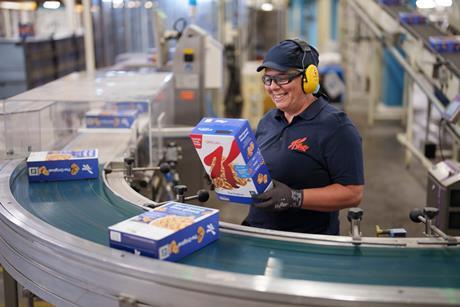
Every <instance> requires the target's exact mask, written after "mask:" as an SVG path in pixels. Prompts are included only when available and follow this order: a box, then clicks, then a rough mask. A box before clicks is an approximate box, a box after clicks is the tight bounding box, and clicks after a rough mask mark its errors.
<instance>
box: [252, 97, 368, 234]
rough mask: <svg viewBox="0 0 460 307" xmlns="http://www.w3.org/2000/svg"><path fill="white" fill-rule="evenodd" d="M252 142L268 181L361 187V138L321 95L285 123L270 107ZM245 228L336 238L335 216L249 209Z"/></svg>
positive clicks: (295, 185) (300, 186)
mask: <svg viewBox="0 0 460 307" xmlns="http://www.w3.org/2000/svg"><path fill="white" fill-rule="evenodd" d="M256 139H257V143H258V145H259V147H260V149H261V152H262V155H263V157H264V160H265V162H266V164H267V166H268V169H269V171H270V175H271V176H272V178H274V179H276V180H278V181H281V182H283V183H285V184H287V185H288V186H289V187H291V188H292V189H309V188H320V187H325V186H328V185H330V184H333V183H339V184H342V185H362V184H364V175H363V155H362V144H361V137H360V135H359V133H358V130H357V129H356V127H355V125H354V124H353V123H352V122H351V120H350V119H349V118H348V117H347V115H346V114H345V113H344V112H342V111H340V110H338V109H336V108H335V107H333V106H331V105H330V104H328V102H327V101H326V100H325V99H323V98H322V97H320V98H318V99H317V100H316V101H314V102H313V103H312V104H311V105H310V106H309V107H308V108H307V109H305V110H304V111H303V112H302V113H301V114H299V115H297V116H295V117H294V118H293V120H292V122H291V123H290V124H289V123H288V122H287V121H286V119H285V117H284V114H283V112H282V111H280V110H278V109H273V110H271V111H269V112H268V113H267V114H266V115H265V116H264V117H263V118H262V119H261V121H260V122H259V125H258V127H257V131H256ZM245 224H247V225H250V226H254V227H260V228H267V229H275V230H284V231H294V232H304V233H318V234H331V235H337V234H339V216H338V211H335V212H319V211H313V210H304V209H289V210H286V211H281V212H272V211H268V210H264V209H259V208H256V207H254V206H251V208H250V211H249V215H248V217H247V218H246V220H245Z"/></svg>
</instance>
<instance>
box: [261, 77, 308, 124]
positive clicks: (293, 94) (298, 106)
mask: <svg viewBox="0 0 460 307" xmlns="http://www.w3.org/2000/svg"><path fill="white" fill-rule="evenodd" d="M287 73H292V72H287ZM287 73H286V72H281V71H278V70H274V69H270V68H267V69H265V75H266V76H279V75H286V74H287ZM301 79H302V77H301V75H299V76H297V77H296V78H294V79H293V80H292V81H291V82H289V83H287V84H284V85H278V84H277V83H276V82H275V81H272V82H271V84H270V85H264V86H265V90H266V91H267V93H268V95H269V96H270V98H271V99H272V100H273V102H274V103H275V105H276V107H277V108H278V109H280V110H281V111H283V112H284V113H285V114H286V117H287V116H288V115H291V117H293V116H294V115H297V114H299V113H300V112H302V111H303V110H304V109H305V108H306V107H307V106H308V105H309V103H308V101H309V100H308V99H307V95H306V94H305V93H304V92H303V90H302V82H301Z"/></svg>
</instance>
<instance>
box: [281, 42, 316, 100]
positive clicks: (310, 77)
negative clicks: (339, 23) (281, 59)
mask: <svg viewBox="0 0 460 307" xmlns="http://www.w3.org/2000/svg"><path fill="white" fill-rule="evenodd" d="M287 41H292V42H294V43H295V44H296V45H297V46H298V47H299V48H300V49H301V50H302V51H303V56H302V70H303V74H302V89H303V91H304V93H305V94H316V93H317V92H318V91H319V72H318V68H317V67H316V65H314V64H310V65H308V67H305V57H306V56H307V53H308V52H310V53H312V52H313V50H312V47H311V46H310V45H309V44H307V43H306V42H305V41H303V40H300V39H288V40H287Z"/></svg>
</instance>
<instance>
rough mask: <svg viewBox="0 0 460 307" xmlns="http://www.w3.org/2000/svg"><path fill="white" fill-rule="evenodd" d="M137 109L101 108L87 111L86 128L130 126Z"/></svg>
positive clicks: (134, 118) (135, 116)
mask: <svg viewBox="0 0 460 307" xmlns="http://www.w3.org/2000/svg"><path fill="white" fill-rule="evenodd" d="M138 113H139V111H138V110H135V109H127V110H117V109H101V110H92V111H88V112H87V113H86V115H85V122H86V128H125V129H126V128H131V126H132V125H133V123H134V121H135V120H136V118H137V115H138Z"/></svg>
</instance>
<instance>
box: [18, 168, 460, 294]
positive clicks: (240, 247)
mask: <svg viewBox="0 0 460 307" xmlns="http://www.w3.org/2000/svg"><path fill="white" fill-rule="evenodd" d="M22 167H23V166H22ZM11 189H12V192H13V195H14V197H15V198H16V200H17V201H18V202H19V203H20V204H21V205H22V206H23V207H24V208H25V209H26V210H28V211H29V212H31V213H32V214H33V215H35V216H37V217H39V218H40V219H42V220H44V221H46V222H47V223H49V224H51V225H53V226H55V227H58V228H60V229H62V230H64V231H66V232H69V233H72V234H74V235H77V236H79V237H82V238H85V239H87V240H90V241H93V242H96V243H99V244H102V245H106V246H108V231H107V227H108V226H109V225H111V224H114V223H117V222H119V221H121V220H123V219H126V218H129V217H131V216H134V215H136V214H138V213H140V212H141V209H139V208H138V207H135V206H132V205H130V204H129V203H127V202H125V201H123V200H120V199H118V198H117V197H115V196H114V195H113V194H112V192H110V191H109V190H108V189H107V188H105V187H104V185H103V181H102V180H100V179H97V180H83V181H66V182H50V183H33V184H29V182H28V180H27V176H26V172H25V169H22V170H20V171H19V173H18V175H17V176H15V177H14V179H13V180H12V182H11ZM269 259H276V264H277V265H276V268H275V269H276V270H277V271H278V273H277V275H278V276H279V277H284V278H289V279H302V280H311V281H326V282H341V283H350V284H370V285H389V286H411V287H436V288H445V289H446V290H447V289H448V288H452V289H458V288H460V248H457V247H446V248H403V247H368V246H361V247H354V246H328V245H316V244H307V243H301V242H288V241H282V240H272V239H266V238H259V237H254V236H250V235H244V234H234V233H228V232H224V231H223V232H221V237H220V239H219V240H218V241H217V242H215V243H213V244H211V245H209V246H207V247H205V248H203V249H201V250H200V251H198V252H195V253H194V254H192V255H190V256H188V257H186V258H184V259H183V261H182V263H183V264H187V265H191V266H197V267H203V268H210V269H216V270H220V271H227V272H235V273H244V274H251V275H264V274H265V272H266V269H267V262H268V261H269ZM152 261H154V260H152Z"/></svg>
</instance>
